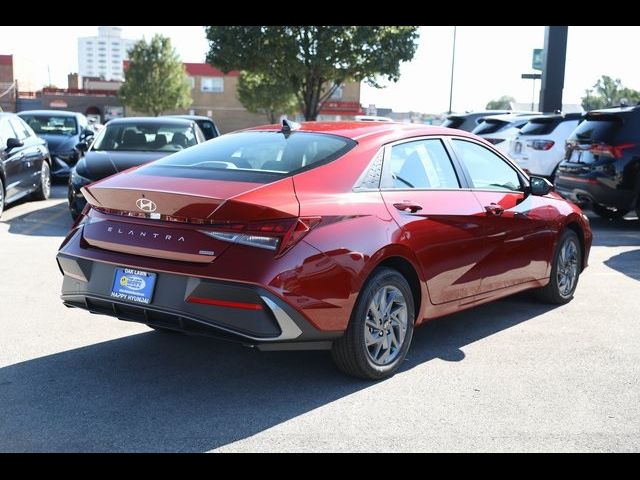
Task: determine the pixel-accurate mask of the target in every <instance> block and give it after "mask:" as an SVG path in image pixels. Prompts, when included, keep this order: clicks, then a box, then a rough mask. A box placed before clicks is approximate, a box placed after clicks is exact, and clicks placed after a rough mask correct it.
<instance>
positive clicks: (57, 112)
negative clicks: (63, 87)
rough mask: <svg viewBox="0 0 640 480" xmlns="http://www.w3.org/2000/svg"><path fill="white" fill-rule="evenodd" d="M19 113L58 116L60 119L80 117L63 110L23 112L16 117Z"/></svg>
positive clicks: (77, 113) (75, 113)
mask: <svg viewBox="0 0 640 480" xmlns="http://www.w3.org/2000/svg"><path fill="white" fill-rule="evenodd" d="M21 113H28V114H31V115H59V116H61V117H75V116H78V115H82V114H81V113H79V112H67V111H65V110H23V111H21V112H18V115H20V114H21Z"/></svg>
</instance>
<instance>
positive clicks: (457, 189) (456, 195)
mask: <svg viewBox="0 0 640 480" xmlns="http://www.w3.org/2000/svg"><path fill="white" fill-rule="evenodd" d="M454 165H455V162H454V161H453V160H452V158H451V157H450V155H449V154H448V152H447V149H446V148H445V144H444V142H443V140H442V139H440V138H437V137H429V138H423V139H415V140H413V139H412V140H409V141H403V142H398V143H395V144H392V145H389V146H387V147H386V148H385V157H384V164H383V171H382V180H381V194H382V197H383V199H384V202H385V204H386V206H387V209H388V210H389V212H390V213H391V215H392V216H393V217H394V219H395V220H396V221H397V222H398V224H399V225H400V226H401V227H402V229H403V230H404V242H405V244H406V245H408V246H409V248H411V249H412V250H413V251H414V252H415V254H416V256H417V257H418V260H419V261H420V264H421V267H422V269H423V272H424V274H425V276H426V280H427V289H428V291H429V297H430V299H431V302H432V303H434V304H441V303H445V302H450V301H453V300H458V299H461V298H464V297H469V296H472V295H475V294H476V293H477V292H478V290H479V288H480V281H481V277H480V276H479V275H478V273H477V271H476V268H475V266H476V265H477V264H478V262H481V261H482V258H483V255H484V246H483V240H482V236H481V235H482V234H481V224H480V222H478V218H479V216H483V215H484V212H483V210H482V209H481V207H480V204H479V203H478V201H477V199H476V197H475V195H474V194H473V192H471V191H470V190H468V189H463V188H462V187H463V186H465V185H464V184H463V183H462V182H463V181H464V180H463V179H462V178H460V171H459V170H457V169H456V168H455V166H454Z"/></svg>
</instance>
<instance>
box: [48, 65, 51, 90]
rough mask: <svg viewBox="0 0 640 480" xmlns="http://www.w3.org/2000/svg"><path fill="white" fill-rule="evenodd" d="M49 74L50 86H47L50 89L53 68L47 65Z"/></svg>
mask: <svg viewBox="0 0 640 480" xmlns="http://www.w3.org/2000/svg"><path fill="white" fill-rule="evenodd" d="M47 73H48V74H49V85H47V86H48V87H50V86H51V67H50V66H49V65H47Z"/></svg>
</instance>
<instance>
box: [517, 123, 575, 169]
mask: <svg viewBox="0 0 640 480" xmlns="http://www.w3.org/2000/svg"><path fill="white" fill-rule="evenodd" d="M581 119H582V114H581V113H566V114H564V115H562V114H555V115H541V116H540V117H538V118H534V119H531V120H530V121H529V123H527V124H526V125H525V126H524V127H522V128H521V129H520V133H518V135H517V136H516V137H515V138H514V139H513V140H511V141H510V142H509V149H508V151H507V154H508V155H509V157H511V158H512V159H513V160H514V161H515V162H516V163H517V164H518V165H520V167H522V168H523V169H524V170H525V171H527V172H529V173H530V174H531V175H538V176H543V177H548V178H551V179H552V180H553V177H554V176H555V172H556V168H557V167H558V164H559V163H560V162H561V161H562V159H563V158H564V154H565V145H564V143H565V140H566V139H567V138H568V137H569V135H571V132H573V131H574V130H575V129H576V127H577V126H578V123H580V121H581Z"/></svg>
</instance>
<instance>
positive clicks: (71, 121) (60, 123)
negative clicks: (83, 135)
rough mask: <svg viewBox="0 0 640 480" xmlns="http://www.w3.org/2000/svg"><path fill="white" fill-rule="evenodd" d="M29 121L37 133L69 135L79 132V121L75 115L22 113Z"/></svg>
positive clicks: (25, 119) (26, 120)
mask: <svg viewBox="0 0 640 480" xmlns="http://www.w3.org/2000/svg"><path fill="white" fill-rule="evenodd" d="M20 117H22V119H23V120H24V121H25V122H27V124H28V125H29V126H30V127H31V129H32V130H33V131H34V132H35V133H36V135H41V134H50V135H66V136H68V137H70V136H72V135H75V134H76V133H78V123H77V122H76V119H75V117H68V116H57V115H35V114H26V115H20Z"/></svg>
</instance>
